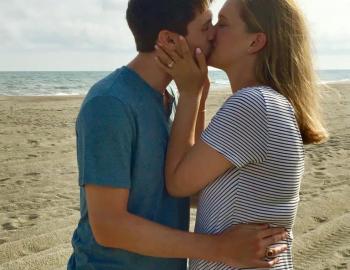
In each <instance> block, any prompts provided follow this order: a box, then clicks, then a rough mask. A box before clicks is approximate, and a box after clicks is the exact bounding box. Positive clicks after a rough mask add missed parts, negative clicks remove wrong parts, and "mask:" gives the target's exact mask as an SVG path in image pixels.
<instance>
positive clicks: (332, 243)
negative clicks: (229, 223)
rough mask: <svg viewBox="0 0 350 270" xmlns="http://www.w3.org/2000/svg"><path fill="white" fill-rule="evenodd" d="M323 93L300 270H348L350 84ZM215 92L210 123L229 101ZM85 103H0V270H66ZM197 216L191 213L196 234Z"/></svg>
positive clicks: (298, 233) (299, 230) (299, 231)
mask: <svg viewBox="0 0 350 270" xmlns="http://www.w3.org/2000/svg"><path fill="white" fill-rule="evenodd" d="M332 87H333V88H334V89H337V90H323V93H324V100H323V108H324V111H325V119H326V123H327V127H328V129H329V131H330V134H331V138H330V140H329V142H328V143H326V144H324V145H318V146H314V145H313V146H307V147H306V171H305V176H304V179H303V182H302V187H301V201H300V206H299V209H298V215H297V219H296V224H295V227H294V238H295V242H294V262H295V269H350V203H349V199H350V165H349V164H350V85H348V84H339V85H332ZM229 94H230V93H229V90H228V89H226V90H225V91H220V92H219V91H212V92H211V94H210V97H209V100H208V112H207V119H208V120H209V119H210V118H211V117H212V116H213V114H214V113H215V112H216V111H217V109H218V108H219V107H220V105H221V104H222V103H223V102H224V100H225V99H226V98H227V96H228V95H229ZM81 101H82V97H0V164H1V165H0V269H4V270H5V269H6V270H20V269H33V270H34V269H35V270H41V269H45V270H47V269H60V270H61V269H62V270H63V269H66V263H67V260H68V257H69V256H70V254H71V251H72V248H71V244H70V240H71V237H72V233H73V230H74V229H75V227H76V225H77V222H78V218H79V188H78V180H77V165H76V150H75V129H74V126H75V119H76V116H77V113H78V110H79V107H80V104H81ZM194 217H195V210H192V221H191V227H192V228H193V224H194Z"/></svg>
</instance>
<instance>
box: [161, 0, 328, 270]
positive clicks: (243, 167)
mask: <svg viewBox="0 0 350 270" xmlns="http://www.w3.org/2000/svg"><path fill="white" fill-rule="evenodd" d="M215 27H216V38H215V42H214V50H213V53H212V55H211V56H210V59H209V64H210V65H212V66H214V67H217V68H220V69H222V70H224V71H225V72H226V73H227V76H228V78H229V80H230V84H231V88H232V93H233V95H232V96H230V97H229V98H228V99H227V101H226V102H225V103H224V105H223V106H222V107H221V109H220V110H219V111H218V112H217V114H216V115H215V116H214V118H213V119H212V121H211V123H210V125H209V126H208V127H207V129H206V130H205V131H204V132H203V134H202V136H201V140H199V141H197V142H195V135H194V134H195V123H196V116H197V114H198V108H199V102H200V98H201V94H202V87H201V86H202V84H203V82H204V80H205V78H206V76H207V67H206V63H205V58H204V55H203V54H202V53H201V51H200V50H199V49H197V51H196V61H195V60H193V58H192V55H191V52H190V51H189V49H188V47H187V45H186V42H185V40H184V38H180V39H179V41H178V45H177V46H176V50H171V49H170V48H166V47H164V46H162V44H158V45H159V46H158V47H160V48H158V55H159V57H158V63H159V66H160V67H161V68H162V69H164V70H165V71H167V72H168V73H169V74H170V75H172V76H173V78H174V79H175V82H176V84H177V86H178V89H179V92H180V99H179V103H178V108H177V114H176V117H175V121H174V124H173V129H172V133H171V137H170V142H169V148H168V155H167V162H166V181H167V183H166V184H167V188H168V191H169V192H170V193H171V194H172V195H174V196H190V195H193V194H195V193H197V192H198V191H201V194H200V198H199V205H198V211H197V220H196V228H195V230H196V232H199V233H207V234H218V233H221V232H222V231H224V230H225V229H226V228H228V227H230V226H231V225H234V224H240V223H269V224H271V226H283V227H285V228H287V230H288V232H289V237H288V239H287V240H286V241H285V242H284V243H285V244H287V246H288V249H287V251H286V252H285V253H283V254H281V255H279V256H278V259H279V263H278V264H276V265H275V266H274V269H293V263H292V250H291V248H292V240H293V234H292V227H293V223H294V220H295V216H296V211H297V205H298V202H299V187H300V181H301V178H302V175H303V171H304V148H303V144H310V143H321V142H323V141H324V140H326V138H327V133H326V131H325V129H324V128H323V126H322V123H321V121H320V116H319V113H318V93H317V88H316V85H315V81H314V70H313V66H312V61H311V52H310V51H311V50H310V42H309V39H308V34H307V30H306V26H305V22H304V19H303V16H302V13H301V11H300V10H299V8H298V7H297V5H296V3H295V1H294V0H279V1H276V0H228V1H227V2H226V4H225V5H224V7H223V8H222V9H221V11H220V15H219V22H218V24H217V25H216V26H215ZM262 256H265V257H266V260H269V259H271V257H274V254H270V252H269V250H267V251H266V254H262ZM225 263H227V262H224V261H223V262H221V263H220V262H219V263H218V262H207V261H203V260H191V261H190V268H191V269H232V268H231V267H229V266H227V265H226V264H225ZM237 267H239V265H238V266H237Z"/></svg>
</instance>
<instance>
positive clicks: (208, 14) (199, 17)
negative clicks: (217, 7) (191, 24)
mask: <svg viewBox="0 0 350 270" xmlns="http://www.w3.org/2000/svg"><path fill="white" fill-rule="evenodd" d="M212 18H213V12H212V11H211V10H210V9H206V10H204V11H203V12H197V13H196V17H195V19H194V20H195V21H198V22H199V23H206V22H207V21H208V20H211V19H212Z"/></svg>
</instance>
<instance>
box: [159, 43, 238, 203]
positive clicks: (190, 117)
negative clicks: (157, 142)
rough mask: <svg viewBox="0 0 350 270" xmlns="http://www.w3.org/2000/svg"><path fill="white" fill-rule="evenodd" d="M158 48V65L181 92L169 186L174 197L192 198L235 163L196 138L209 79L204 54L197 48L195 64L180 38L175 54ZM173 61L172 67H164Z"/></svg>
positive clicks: (170, 149) (169, 155)
mask: <svg viewBox="0 0 350 270" xmlns="http://www.w3.org/2000/svg"><path fill="white" fill-rule="evenodd" d="M156 49H157V52H158V58H157V60H158V64H159V66H160V67H161V68H162V69H164V70H165V71H166V72H168V73H169V74H170V75H172V77H173V78H174V80H175V83H176V84H177V87H178V89H179V93H180V98H179V103H178V106H177V112H176V116H175V120H174V123H173V126H172V131H171V135H170V141H169V146H168V152H167V159H166V170H165V174H166V184H167V188H168V191H169V192H170V194H172V195H173V196H189V195H192V194H195V193H197V192H198V191H200V190H201V189H203V188H204V187H205V186H206V185H207V184H209V183H210V182H212V181H213V180H215V179H216V178H217V177H218V176H219V175H221V174H223V173H224V172H225V171H226V170H228V169H229V168H232V167H233V164H232V163H231V162H230V161H228V160H227V159H226V158H225V157H224V156H223V155H222V154H220V153H219V152H217V151H216V150H214V149H212V148H211V147H210V146H208V145H206V144H205V143H204V142H202V141H201V140H200V139H199V140H198V141H197V143H196V137H197V139H198V138H199V136H200V135H199V134H198V133H199V132H198V125H197V130H196V124H197V123H198V120H200V121H201V120H203V119H198V113H199V110H200V107H201V99H202V96H203V95H206V94H207V92H204V91H203V84H204V82H205V80H207V78H208V68H207V65H206V62H205V56H204V54H203V53H202V52H201V50H200V49H197V50H196V60H197V61H196V62H195V60H194V59H193V56H192V53H191V52H190V50H189V47H188V45H187V43H186V41H185V40H184V39H179V41H178V43H177V44H176V51H172V50H170V49H168V48H166V47H165V46H162V45H161V44H159V45H158V46H156ZM171 62H172V65H170V66H169V65H165V64H164V63H171ZM203 129H204V127H203ZM196 131H197V132H196Z"/></svg>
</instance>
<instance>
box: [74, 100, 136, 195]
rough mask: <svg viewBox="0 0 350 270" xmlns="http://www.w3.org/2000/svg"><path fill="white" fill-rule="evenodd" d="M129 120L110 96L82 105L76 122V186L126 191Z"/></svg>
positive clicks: (128, 181)
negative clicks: (123, 189) (98, 186)
mask: <svg viewBox="0 0 350 270" xmlns="http://www.w3.org/2000/svg"><path fill="white" fill-rule="evenodd" d="M132 119H133V118H132V117H131V112H130V111H129V110H128V109H127V108H126V106H125V105H124V104H123V103H122V102H120V101H119V100H118V99H117V98H114V97H95V98H93V99H92V100H90V101H88V102H87V103H86V104H85V105H83V107H82V109H81V111H80V113H79V116H78V120H77V147H78V148H77V149H78V165H79V185H81V186H83V185H85V184H95V185H102V186H110V187H116V188H130V186H131V162H132V145H133V139H134V128H133V127H134V125H133V120H132Z"/></svg>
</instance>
